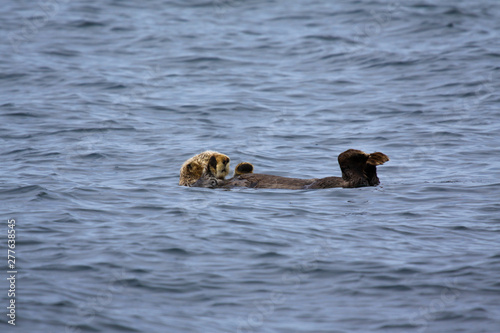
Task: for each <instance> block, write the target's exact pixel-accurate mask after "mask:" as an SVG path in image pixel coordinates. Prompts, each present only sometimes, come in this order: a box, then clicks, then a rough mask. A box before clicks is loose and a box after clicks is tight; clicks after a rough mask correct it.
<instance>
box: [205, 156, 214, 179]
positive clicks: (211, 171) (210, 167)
mask: <svg viewBox="0 0 500 333" xmlns="http://www.w3.org/2000/svg"><path fill="white" fill-rule="evenodd" d="M205 172H206V174H207V175H209V176H214V175H215V174H216V173H217V159H216V158H215V156H212V157H210V160H209V161H208V164H207V168H206V169H205Z"/></svg>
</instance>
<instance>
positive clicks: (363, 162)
mask: <svg viewBox="0 0 500 333" xmlns="http://www.w3.org/2000/svg"><path fill="white" fill-rule="evenodd" d="M388 160H389V158H388V157H387V156H386V155H385V154H383V153H380V152H376V153H373V154H367V153H365V152H362V151H361V150H356V149H349V150H346V151H345V152H343V153H342V154H340V155H339V157H338V162H339V165H340V169H341V171H342V177H326V178H320V179H300V178H289V177H281V176H273V175H265V174H254V173H244V174H241V173H238V172H237V170H235V176H234V177H233V178H231V179H228V180H217V179H216V178H215V177H214V175H213V172H212V170H213V169H214V168H215V165H216V162H217V161H216V160H215V159H210V161H209V163H208V165H207V167H206V169H205V172H204V173H203V175H202V177H201V178H200V179H199V180H198V181H197V182H196V183H195V184H193V186H199V187H212V188H215V187H222V188H231V187H250V188H275V189H290V190H298V189H320V188H332V187H362V186H376V185H378V184H379V183H380V181H379V179H378V177H377V169H376V166H377V165H382V164H384V163H385V162H387V161H388ZM240 164H242V163H240ZM247 164H248V165H251V164H250V163H247ZM251 171H253V166H252V168H251Z"/></svg>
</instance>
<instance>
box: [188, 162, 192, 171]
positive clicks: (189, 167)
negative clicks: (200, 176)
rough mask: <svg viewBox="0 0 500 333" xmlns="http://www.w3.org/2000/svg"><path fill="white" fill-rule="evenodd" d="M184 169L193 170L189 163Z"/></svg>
mask: <svg viewBox="0 0 500 333" xmlns="http://www.w3.org/2000/svg"><path fill="white" fill-rule="evenodd" d="M186 168H187V169H188V170H189V171H191V169H192V168H193V166H192V165H191V163H189V164H188V165H186Z"/></svg>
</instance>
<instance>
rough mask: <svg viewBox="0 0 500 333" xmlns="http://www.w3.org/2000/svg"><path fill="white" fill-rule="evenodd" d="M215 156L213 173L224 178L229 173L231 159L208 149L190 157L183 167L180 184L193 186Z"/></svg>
mask: <svg viewBox="0 0 500 333" xmlns="http://www.w3.org/2000/svg"><path fill="white" fill-rule="evenodd" d="M211 158H213V159H214V161H215V162H213V163H215V165H216V166H215V168H214V170H213V175H214V177H215V178H216V179H224V178H225V177H226V176H227V175H228V174H229V162H230V159H229V157H228V156H227V155H224V154H221V153H219V152H216V151H211V150H207V151H205V152H203V153H200V154H198V155H195V156H193V157H191V158H190V159H188V160H187V161H186V162H184V164H183V165H182V167H181V170H180V178H179V185H183V186H192V185H193V184H194V183H195V182H196V181H197V180H198V179H199V178H200V177H201V175H202V174H203V171H204V170H205V168H206V166H207V164H208V161H209V160H210V159H211Z"/></svg>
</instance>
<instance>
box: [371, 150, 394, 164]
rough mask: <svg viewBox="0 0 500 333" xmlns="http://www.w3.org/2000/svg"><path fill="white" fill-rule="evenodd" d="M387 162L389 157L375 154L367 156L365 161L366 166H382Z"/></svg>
mask: <svg viewBox="0 0 500 333" xmlns="http://www.w3.org/2000/svg"><path fill="white" fill-rule="evenodd" d="M387 161H389V157H388V156H387V155H386V154H384V153H380V152H376V153H371V154H370V155H368V160H367V161H366V164H371V165H382V164H384V163H385V162H387Z"/></svg>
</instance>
